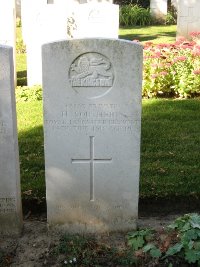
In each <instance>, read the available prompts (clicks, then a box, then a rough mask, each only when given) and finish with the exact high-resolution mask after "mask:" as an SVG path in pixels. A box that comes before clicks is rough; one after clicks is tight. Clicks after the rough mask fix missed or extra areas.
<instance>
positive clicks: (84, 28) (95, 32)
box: [72, 2, 119, 38]
mask: <svg viewBox="0 0 200 267" xmlns="http://www.w3.org/2000/svg"><path fill="white" fill-rule="evenodd" d="M111 18H112V19H111ZM74 20H75V23H74V24H75V27H74V29H75V30H74V31H73V33H72V36H73V38H93V37H94V38H98V37H103V38H118V31H119V6H118V5H114V4H109V3H104V2H103V3H93V2H91V3H88V4H83V5H78V6H77V7H76V10H75V11H74Z"/></svg>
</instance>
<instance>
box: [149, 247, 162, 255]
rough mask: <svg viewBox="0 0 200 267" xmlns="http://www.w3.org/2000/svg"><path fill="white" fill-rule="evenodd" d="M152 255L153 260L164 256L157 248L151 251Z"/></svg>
mask: <svg viewBox="0 0 200 267" xmlns="http://www.w3.org/2000/svg"><path fill="white" fill-rule="evenodd" d="M150 255H151V257H153V258H159V257H160V256H161V255H162V253H161V251H160V249H158V248H156V247H155V248H153V249H151V250H150Z"/></svg>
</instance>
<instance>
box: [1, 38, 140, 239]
mask: <svg viewBox="0 0 200 267" xmlns="http://www.w3.org/2000/svg"><path fill="white" fill-rule="evenodd" d="M42 55H43V56H42V57H43V98H44V146H45V176H46V197H47V219H48V225H49V226H50V227H51V228H52V229H56V230H61V231H67V232H71V233H80V232H82V233H88V232H89V233H90V232H106V231H117V230H124V231H125V230H129V229H133V228H135V227H136V219H137V213H138V190H139V189H138V185H139V165H140V122H141V83H142V46H141V45H139V44H137V43H134V42H130V41H122V40H117V39H115V40H114V39H79V40H69V41H58V42H54V43H49V44H45V45H44V46H43V52H42ZM13 81H14V79H13V61H12V48H10V47H6V46H0V183H1V186H0V234H1V235H8V234H10V235H14V234H19V233H20V232H21V229H22V224H23V223H22V208H21V196H20V174H19V156H18V145H17V140H18V139H17V126H16V107H15V95H14V82H13Z"/></svg>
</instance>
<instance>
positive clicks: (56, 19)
mask: <svg viewBox="0 0 200 267" xmlns="http://www.w3.org/2000/svg"><path fill="white" fill-rule="evenodd" d="M34 14H35V16H33V17H32V27H31V34H30V36H29V37H28V38H27V39H26V50H27V80H28V85H29V86H32V85H36V84H42V56H41V47H42V44H44V43H47V42H51V41H55V40H60V39H67V18H68V16H69V15H68V10H67V9H65V8H63V6H62V5H54V4H48V5H45V6H44V7H41V8H40V10H37V12H35V13H34Z"/></svg>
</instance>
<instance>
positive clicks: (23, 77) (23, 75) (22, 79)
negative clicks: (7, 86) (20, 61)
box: [17, 70, 27, 86]
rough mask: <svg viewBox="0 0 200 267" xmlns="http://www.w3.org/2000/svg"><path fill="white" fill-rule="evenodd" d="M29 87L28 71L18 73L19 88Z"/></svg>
mask: <svg viewBox="0 0 200 267" xmlns="http://www.w3.org/2000/svg"><path fill="white" fill-rule="evenodd" d="M26 85H27V71H26V70H24V71H18V72H17V86H26Z"/></svg>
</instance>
